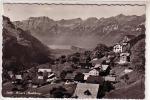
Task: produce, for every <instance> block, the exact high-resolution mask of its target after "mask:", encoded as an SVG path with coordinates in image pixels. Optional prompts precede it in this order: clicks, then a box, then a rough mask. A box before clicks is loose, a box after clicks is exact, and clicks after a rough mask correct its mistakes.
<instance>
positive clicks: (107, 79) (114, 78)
mask: <svg viewBox="0 0 150 100" xmlns="http://www.w3.org/2000/svg"><path fill="white" fill-rule="evenodd" d="M104 79H105V81H109V82H116V77H114V76H111V75H108V76H105V77H104Z"/></svg>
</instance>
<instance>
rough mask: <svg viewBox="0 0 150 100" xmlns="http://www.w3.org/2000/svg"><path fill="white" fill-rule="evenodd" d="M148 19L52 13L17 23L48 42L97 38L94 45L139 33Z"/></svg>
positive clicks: (92, 42)
mask: <svg viewBox="0 0 150 100" xmlns="http://www.w3.org/2000/svg"><path fill="white" fill-rule="evenodd" d="M144 22H145V15H143V16H136V15H133V16H125V15H122V14H120V15H118V16H114V17H110V18H100V19H97V18H95V17H91V18H88V19H86V20H82V19H80V18H76V19H70V20H64V19H62V20H59V21H54V20H52V19H50V18H48V17H32V18H29V19H27V20H23V21H17V22H14V24H15V25H16V26H18V27H20V28H22V29H24V30H29V31H31V33H32V34H33V35H34V36H36V37H38V38H39V39H40V40H42V41H44V42H45V43H48V44H49V43H53V42H54V43H55V42H56V41H55V40H56V39H57V42H58V41H60V42H58V43H60V44H61V43H64V44H66V43H67V42H68V41H71V42H70V44H74V43H75V42H76V40H77V41H78V42H79V43H78V44H80V43H83V44H84V45H85V44H86V43H87V42H88V40H92V39H93V41H89V43H91V45H92V44H94V43H95V44H97V43H99V42H103V43H105V44H106V45H112V44H114V43H115V42H117V41H118V39H120V37H122V36H123V35H127V34H130V35H131V34H132V35H139V34H138V32H137V26H138V25H139V24H141V23H144ZM54 37H55V38H54ZM66 40H68V41H66ZM108 40H109V41H108ZM57 42H56V43H57ZM87 46H88V45H87Z"/></svg>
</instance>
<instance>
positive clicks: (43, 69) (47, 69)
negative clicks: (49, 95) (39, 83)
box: [38, 68, 52, 72]
mask: <svg viewBox="0 0 150 100" xmlns="http://www.w3.org/2000/svg"><path fill="white" fill-rule="evenodd" d="M44 71H47V72H51V71H52V69H50V68H39V69H38V72H44Z"/></svg>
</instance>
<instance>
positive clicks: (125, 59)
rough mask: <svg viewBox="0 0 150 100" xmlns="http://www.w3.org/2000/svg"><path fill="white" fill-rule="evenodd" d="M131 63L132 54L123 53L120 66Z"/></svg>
mask: <svg viewBox="0 0 150 100" xmlns="http://www.w3.org/2000/svg"><path fill="white" fill-rule="evenodd" d="M128 62H130V53H121V54H120V61H119V64H125V63H128Z"/></svg>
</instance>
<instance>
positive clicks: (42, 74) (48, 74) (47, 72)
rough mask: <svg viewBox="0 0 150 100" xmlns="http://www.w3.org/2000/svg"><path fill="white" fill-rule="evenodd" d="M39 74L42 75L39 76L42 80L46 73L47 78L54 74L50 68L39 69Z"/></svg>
mask: <svg viewBox="0 0 150 100" xmlns="http://www.w3.org/2000/svg"><path fill="white" fill-rule="evenodd" d="M38 73H41V75H39V74H38V76H39V78H40V79H41V78H42V77H43V76H44V73H46V74H47V76H50V75H51V74H53V72H52V69H50V68H48V69H46V68H39V69H38ZM39 78H38V79H39Z"/></svg>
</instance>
